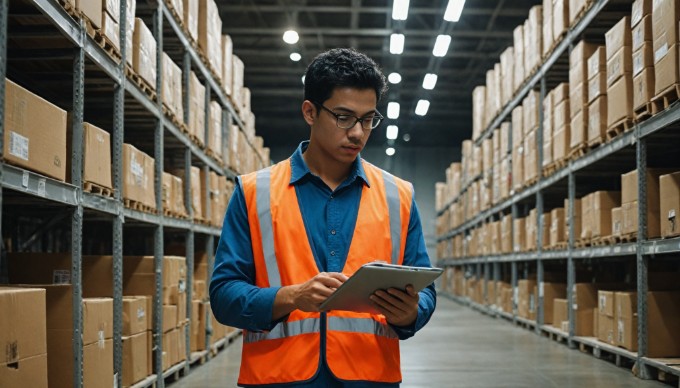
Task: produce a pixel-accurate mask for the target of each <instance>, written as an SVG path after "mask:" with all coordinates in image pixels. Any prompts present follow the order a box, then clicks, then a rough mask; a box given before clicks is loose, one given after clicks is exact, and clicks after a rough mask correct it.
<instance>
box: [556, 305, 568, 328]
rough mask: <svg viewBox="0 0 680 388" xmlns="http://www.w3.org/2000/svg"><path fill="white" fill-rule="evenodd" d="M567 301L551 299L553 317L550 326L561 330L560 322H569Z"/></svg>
mask: <svg viewBox="0 0 680 388" xmlns="http://www.w3.org/2000/svg"><path fill="white" fill-rule="evenodd" d="M567 304H568V302H567V300H566V299H561V298H556V299H553V316H552V325H553V327H555V328H557V329H561V328H562V322H564V321H567V320H569V315H568V314H569V311H568V310H567Z"/></svg>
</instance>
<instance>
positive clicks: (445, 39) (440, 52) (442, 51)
mask: <svg viewBox="0 0 680 388" xmlns="http://www.w3.org/2000/svg"><path fill="white" fill-rule="evenodd" d="M449 44H451V36H450V35H438V36H437V40H436V41H435V42H434V48H433V49H432V55H434V56H435V57H444V56H446V53H447V51H449Z"/></svg>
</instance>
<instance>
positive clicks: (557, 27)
mask: <svg viewBox="0 0 680 388" xmlns="http://www.w3.org/2000/svg"><path fill="white" fill-rule="evenodd" d="M552 27H553V38H554V39H555V42H559V41H561V40H562V37H563V35H564V34H566V33H567V30H569V0H553V4H552Z"/></svg>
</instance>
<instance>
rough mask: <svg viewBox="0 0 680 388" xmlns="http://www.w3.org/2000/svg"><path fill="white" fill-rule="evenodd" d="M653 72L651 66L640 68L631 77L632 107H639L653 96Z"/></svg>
mask: <svg viewBox="0 0 680 388" xmlns="http://www.w3.org/2000/svg"><path fill="white" fill-rule="evenodd" d="M654 78H655V72H654V68H653V67H647V68H645V69H642V72H641V73H640V74H638V75H636V76H635V77H634V78H633V108H634V109H635V110H637V109H639V108H641V107H642V106H644V105H645V104H647V103H648V102H649V101H651V100H652V98H653V97H654V83H655V80H654Z"/></svg>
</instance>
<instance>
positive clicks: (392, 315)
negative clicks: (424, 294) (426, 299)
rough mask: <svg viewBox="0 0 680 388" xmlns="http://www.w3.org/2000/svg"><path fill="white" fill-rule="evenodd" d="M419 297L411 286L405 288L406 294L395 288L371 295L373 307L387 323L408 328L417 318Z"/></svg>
mask: <svg viewBox="0 0 680 388" xmlns="http://www.w3.org/2000/svg"><path fill="white" fill-rule="evenodd" d="M419 299H420V296H418V293H417V292H415V291H414V290H413V286H411V285H408V286H406V292H404V291H401V290H398V289H396V288H390V289H388V290H387V291H383V290H378V291H376V292H375V293H374V294H373V295H371V300H372V301H373V304H374V305H375V307H376V308H377V309H378V310H379V311H380V313H381V314H383V315H384V316H385V318H386V319H387V322H389V323H391V324H393V325H395V326H408V325H411V324H413V322H415V320H416V318H417V317H418V301H419Z"/></svg>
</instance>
